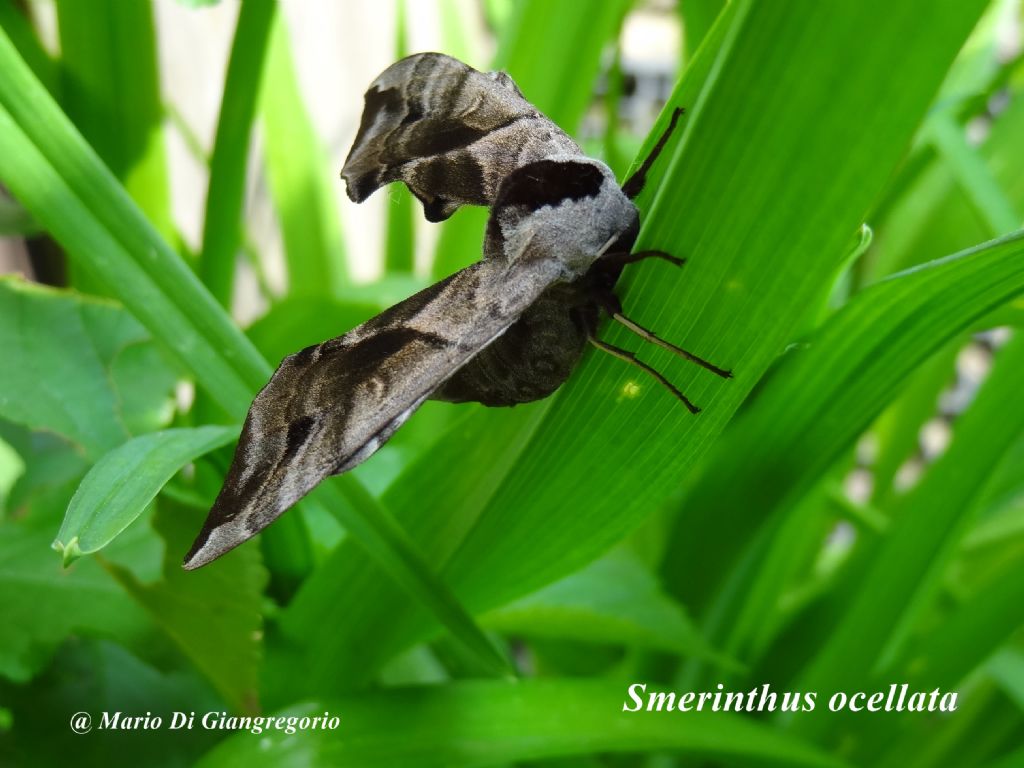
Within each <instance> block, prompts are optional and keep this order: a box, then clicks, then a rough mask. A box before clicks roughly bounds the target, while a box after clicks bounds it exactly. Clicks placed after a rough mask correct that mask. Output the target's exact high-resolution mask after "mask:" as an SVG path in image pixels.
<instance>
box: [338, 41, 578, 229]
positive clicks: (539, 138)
mask: <svg viewBox="0 0 1024 768" xmlns="http://www.w3.org/2000/svg"><path fill="white" fill-rule="evenodd" d="M579 154H580V148H579V147H578V146H577V145H576V143H575V142H574V141H573V140H572V139H570V138H569V136H568V135H566V134H565V133H564V132H563V131H562V130H561V129H560V128H559V127H558V126H556V125H555V124H554V123H553V122H551V121H550V120H549V119H548V118H546V117H545V116H544V115H543V114H541V113H540V112H539V111H538V110H537V108H536V107H534V106H533V105H532V104H530V103H529V102H528V101H526V99H524V98H523V95H522V94H521V93H520V92H519V88H517V87H516V84H515V83H514V82H513V81H512V78H510V77H509V76H508V75H506V74H505V73H503V72H478V71H477V70H475V69H473V68H472V67H470V66H468V65H466V64H463V63H462V62H461V61H458V60H456V59H453V58H451V57H450V56H445V55H443V54H440V53H418V54H415V55H413V56H409V57H407V58H405V59H402V60H401V61H398V62H396V63H395V64H392V65H391V66H390V67H388V68H387V69H386V70H384V72H383V73H381V75H380V76H379V77H378V78H377V79H376V80H375V81H374V82H373V84H372V85H371V86H370V89H369V90H368V91H367V92H366V103H365V106H364V108H363V117H362V122H361V124H360V126H359V132H358V134H357V135H356V139H355V143H354V144H353V145H352V149H351V151H350V152H349V155H348V158H347V159H346V160H345V166H344V168H342V171H341V175H342V178H344V179H345V182H346V184H347V186H348V195H349V197H350V198H352V200H354V201H355V202H357V203H359V202H362V201H363V200H365V199H366V198H367V197H369V196H370V195H371V194H372V193H373V192H375V191H376V190H377V189H379V188H380V187H382V186H383V185H385V184H388V183H390V182H393V181H403V182H405V184H406V186H408V187H409V189H410V190H411V191H412V192H413V194H415V195H416V197H418V198H419V199H420V201H421V202H422V203H423V212H424V214H425V216H426V217H427V219H428V220H429V221H443V220H444V219H447V218H448V217H449V216H451V215H452V213H454V212H455V210H456V209H457V208H458V207H459V206H460V205H463V204H469V205H490V204H491V203H492V202H493V200H494V195H495V192H496V191H497V188H498V185H499V184H500V183H501V180H502V179H503V178H505V177H506V176H507V175H508V174H509V173H510V172H511V171H513V170H515V169H516V168H519V167H521V166H523V165H525V164H526V163H529V162H533V161H535V160H540V159H542V158H545V157H550V156H553V155H560V156H570V155H579Z"/></svg>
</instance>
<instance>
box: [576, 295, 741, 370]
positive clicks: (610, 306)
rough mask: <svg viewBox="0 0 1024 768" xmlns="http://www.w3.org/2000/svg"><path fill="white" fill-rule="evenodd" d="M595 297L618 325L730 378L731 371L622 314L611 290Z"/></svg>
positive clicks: (618, 302) (619, 304)
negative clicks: (668, 340)
mask: <svg viewBox="0 0 1024 768" xmlns="http://www.w3.org/2000/svg"><path fill="white" fill-rule="evenodd" d="M595 298H596V299H597V302H598V304H599V305H600V307H601V309H603V310H604V311H605V312H606V313H607V314H608V316H609V317H611V318H612V319H613V320H614V321H615V322H617V323H619V324H620V325H624V326H625V327H626V328H628V329H629V330H631V331H632V332H633V333H635V334H636V335H637V336H639V337H640V338H641V339H643V340H644V341H649V342H651V343H652V344H657V345H658V346H659V347H661V348H663V349H667V350H668V351H669V352H671V353H673V354H675V355H679V356H680V357H682V358H683V359H685V360H689V361H690V362H691V363H696V364H697V365H699V366H700V367H701V368H706V369H707V370H709V371H711V372H712V373H713V374H715V375H716V376H721V377H722V378H723V379H731V378H732V371H727V370H725V369H724V368H719V367H718V366H717V365H715V364H714V363H711V362H708V361H707V360H705V359H704V358H703V357H697V355H695V354H693V353H692V352H687V351H686V350H685V349H683V348H682V347H677V346H676V345H675V344H671V343H669V342H667V341H665V340H664V339H663V338H661V337H660V336H658V334H656V333H655V332H654V331H652V330H649V329H647V328H644V327H643V326H642V325H640V324H639V323H637V322H634V321H633V320H630V319H629V318H628V317H626V316H625V315H624V314H622V303H621V302H620V301H619V297H618V296H616V295H615V293H614V292H612V291H601V292H599V293H598V294H597V295H596V296H595Z"/></svg>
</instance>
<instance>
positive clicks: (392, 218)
mask: <svg viewBox="0 0 1024 768" xmlns="http://www.w3.org/2000/svg"><path fill="white" fill-rule="evenodd" d="M394 2H395V15H396V16H397V22H396V24H395V27H396V29H395V60H396V61H397V60H398V59H402V58H405V57H406V56H407V55H408V54H409V45H408V40H407V37H408V34H407V29H406V27H407V25H408V15H409V12H408V8H407V7H406V4H405V0H394ZM386 194H387V211H386V214H385V224H384V272H385V273H395V272H399V273H401V272H412V271H413V268H414V267H415V263H414V261H415V254H416V225H415V220H414V217H416V216H419V215H420V212H419V211H418V210H417V208H418V205H417V204H416V201H415V199H414V198H413V196H412V193H411V192H410V191H409V189H408V188H407V187H406V186H405V185H404V184H394V185H392V186H390V187H389V188H388V189H387V192H386Z"/></svg>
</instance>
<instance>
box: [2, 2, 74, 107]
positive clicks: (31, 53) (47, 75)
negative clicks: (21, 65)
mask: <svg viewBox="0 0 1024 768" xmlns="http://www.w3.org/2000/svg"><path fill="white" fill-rule="evenodd" d="M0 28H3V30H4V31H5V32H6V33H7V35H8V36H9V37H10V38H11V42H12V43H14V46H15V47H16V48H17V49H18V53H20V54H21V58H23V59H24V60H25V63H26V64H28V66H29V68H30V69H31V70H32V72H33V73H34V74H35V76H36V77H38V78H39V80H40V82H42V83H43V85H45V86H46V90H48V91H49V92H50V93H52V94H55V95H56V94H57V91H58V89H59V88H60V66H59V65H58V64H57V62H56V61H54V60H53V59H52V58H51V57H50V55H49V54H48V53H47V52H46V51H44V50H43V46H42V45H40V43H39V38H37V37H36V33H35V30H34V29H32V23H31V22H30V21H29V19H28V17H27V12H26V11H25V10H24V8H22V7H19V5H18V3H17V2H15V0H0Z"/></svg>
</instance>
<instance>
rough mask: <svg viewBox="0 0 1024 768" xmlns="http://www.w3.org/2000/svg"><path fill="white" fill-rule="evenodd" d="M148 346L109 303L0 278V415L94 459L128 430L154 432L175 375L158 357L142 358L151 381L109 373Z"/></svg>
mask: <svg viewBox="0 0 1024 768" xmlns="http://www.w3.org/2000/svg"><path fill="white" fill-rule="evenodd" d="M148 343H149V334H148V333H147V332H146V330H145V329H144V328H143V327H142V326H141V325H139V324H138V322H136V320H135V319H134V318H133V317H132V316H131V315H129V314H128V313H127V312H125V311H124V310H123V309H122V308H121V307H119V306H117V305H116V304H114V303H112V302H105V301H97V300H94V299H88V298H86V297H84V296H81V295H78V294H74V293H69V292H63V291H57V290H53V289H49V288H43V287H40V286H38V285H34V284H31V283H26V282H24V281H23V280H20V279H18V278H10V277H8V278H5V279H2V280H0V355H2V356H3V358H4V359H6V360H9V361H12V365H10V368H9V371H8V373H6V374H5V375H4V376H3V377H2V378H0V416H3V417H4V418H7V419H10V420H11V421H14V422H17V423H20V424H24V425H26V426H28V427H30V428H32V429H46V430H49V431H52V432H55V433H57V434H59V435H63V436H64V437H66V438H67V439H68V440H70V441H72V442H73V443H75V444H76V445H78V446H79V447H80V448H81V449H82V451H83V452H84V453H85V455H86V456H88V457H89V458H91V459H96V458H98V457H99V456H101V455H102V454H104V453H105V452H106V451H108V450H110V449H112V448H114V447H115V446H117V445H119V444H121V443H122V442H124V440H125V439H127V437H128V435H129V427H128V425H129V424H131V425H132V426H133V427H139V426H149V425H151V424H152V425H153V426H156V424H154V423H153V422H154V421H159V420H164V421H165V420H166V419H167V418H168V417H169V416H170V413H169V411H168V410H167V408H166V407H165V406H166V404H167V400H168V397H169V395H170V393H171V391H172V390H173V386H174V379H175V377H174V376H173V374H171V372H170V370H169V369H168V368H167V366H166V365H165V364H164V363H163V361H162V360H160V359H159V358H158V357H156V358H152V357H151V358H150V363H151V364H155V365H153V367H151V368H150V369H149V371H148V373H149V374H150V375H152V376H153V378H152V379H151V380H148V381H144V382H138V381H126V380H125V379H124V378H123V376H121V375H115V370H116V369H120V370H121V371H122V372H123V371H124V370H125V367H128V368H130V367H131V365H132V362H131V360H129V359H127V358H124V357H122V355H123V353H125V352H126V350H128V349H130V348H139V349H141V347H142V345H147V344H148ZM138 353H139V352H138V351H136V352H133V353H131V355H130V357H134V356H135V355H136V354H138ZM141 354H143V355H145V354H147V353H146V352H141ZM119 384H120V387H119ZM121 388H126V389H125V391H124V392H122V391H121ZM154 413H156V414H161V415H162V419H161V418H160V417H159V416H158V417H157V418H156V419H154V418H153V416H154Z"/></svg>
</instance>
